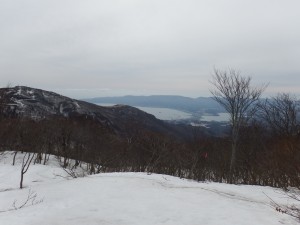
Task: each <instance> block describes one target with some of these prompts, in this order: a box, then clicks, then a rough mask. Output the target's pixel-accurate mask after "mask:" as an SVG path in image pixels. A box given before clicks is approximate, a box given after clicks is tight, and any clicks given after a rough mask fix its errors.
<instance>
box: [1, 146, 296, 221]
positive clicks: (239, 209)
mask: <svg viewBox="0 0 300 225" xmlns="http://www.w3.org/2000/svg"><path fill="white" fill-rule="evenodd" d="M20 160H21V154H18V162H19V163H18V164H17V165H16V166H12V165H11V163H12V155H11V153H10V152H7V153H6V154H5V155H0V211H1V212H0V224H1V225H41V224H42V225H53V224H55V225H68V224H70V225H96V224H97V225H106V224H107V225H108V224H112V225H156V224H157V225H159V224H167V225H200V224H205V225H213V224H214V225H220V224H222V225H227V224H230V225H233V224H234V225H235V224H236V225H243V224H244V225H248V224H249V225H250V224H251V225H253V224H255V225H258V224H263V225H273V224H274V225H275V224H278V225H279V224H297V222H296V221H295V220H294V219H293V218H291V217H289V216H287V215H285V214H281V213H278V212H276V211H275V210H274V209H273V208H272V207H270V200H269V199H268V197H266V195H268V196H270V197H271V198H272V199H274V200H275V201H276V202H278V203H281V204H286V203H287V202H288V201H289V200H288V199H287V198H286V197H285V196H284V195H282V194H281V193H280V191H279V190H277V189H273V188H269V187H259V186H237V185H228V184H219V183H198V182H194V181H189V180H182V179H179V178H176V177H171V176H166V175H156V174H152V175H147V174H144V173H107V174H99V175H93V176H87V177H84V178H77V179H71V178H67V175H66V174H65V172H64V171H63V170H62V169H61V168H60V167H59V166H58V163H57V162H56V161H55V160H54V159H52V160H51V162H50V163H49V164H48V165H46V166H44V165H32V166H31V167H30V168H29V171H28V173H27V174H25V180H24V185H25V188H24V189H22V190H20V189H18V185H19V176H20V175H19V174H20ZM29 189H31V191H34V192H35V193H36V194H37V198H36V201H38V200H42V202H41V203H39V204H36V205H31V203H29V204H28V205H26V207H24V208H21V209H19V210H11V211H8V210H10V209H12V208H13V207H12V204H13V202H14V200H17V202H16V205H17V206H18V205H19V204H21V203H22V202H23V201H24V200H25V199H26V197H27V193H28V191H29ZM265 194H266V195H265Z"/></svg>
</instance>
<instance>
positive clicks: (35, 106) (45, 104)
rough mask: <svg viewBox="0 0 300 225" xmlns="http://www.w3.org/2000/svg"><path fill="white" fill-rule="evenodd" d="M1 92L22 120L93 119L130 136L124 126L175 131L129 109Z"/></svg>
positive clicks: (27, 91) (31, 92)
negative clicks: (60, 117)
mask: <svg viewBox="0 0 300 225" xmlns="http://www.w3.org/2000/svg"><path fill="white" fill-rule="evenodd" d="M0 91H1V92H2V93H3V91H4V95H3V96H4V98H5V99H6V105H7V106H8V110H7V111H8V113H11V114H16V115H18V116H22V117H27V118H32V119H36V120H39V119H44V118H48V117H51V116H62V117H73V118H75V117H82V118H90V119H93V120H95V121H97V122H100V123H101V124H103V125H104V126H105V127H108V128H109V129H110V130H112V131H114V132H115V133H118V134H119V133H125V132H127V130H126V128H125V126H127V125H125V123H128V122H130V123H131V122H133V123H135V124H139V125H140V126H141V127H144V128H145V129H147V128H148V127H150V128H149V129H151V130H156V131H160V132H165V133H169V132H170V131H171V130H172V129H171V128H170V127H168V126H167V125H166V124H165V123H163V122H162V121H160V120H158V119H156V118H155V117H154V116H153V115H150V114H148V113H146V112H143V111H142V110H139V109H137V108H134V107H130V106H126V105H116V106H112V107H103V106H98V105H95V104H92V103H87V102H84V101H80V100H75V99H71V98H68V97H65V96H62V95H59V94H56V93H53V92H49V91H45V90H41V89H35V88H30V87H25V86H17V87H13V88H3V89H0Z"/></svg>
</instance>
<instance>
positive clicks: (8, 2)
mask: <svg viewBox="0 0 300 225" xmlns="http://www.w3.org/2000/svg"><path fill="white" fill-rule="evenodd" d="M299 10H300V1H299V0H285V1H284V0H206V1H204V0H106V1H104V0H42V1H41V0H26V1H24V0H0V30H1V35H0V74H1V75H0V78H1V79H0V85H1V86H6V85H7V84H8V83H11V84H12V85H26V86H31V87H36V88H42V89H47V90H52V91H56V92H59V93H61V94H65V95H68V96H70V97H74V98H84V97H96V96H120V95H127V94H134V95H150V94H177V95H184V96H191V97H198V96H209V89H211V88H212V86H211V84H210V83H209V80H210V79H211V74H212V73H213V68H214V67H216V68H219V69H226V68H228V67H231V68H235V69H238V70H240V71H241V72H242V74H243V75H250V76H252V78H253V83H254V84H260V83H268V82H270V85H269V87H268V89H267V94H274V93H276V92H291V93H295V94H300V11H299Z"/></svg>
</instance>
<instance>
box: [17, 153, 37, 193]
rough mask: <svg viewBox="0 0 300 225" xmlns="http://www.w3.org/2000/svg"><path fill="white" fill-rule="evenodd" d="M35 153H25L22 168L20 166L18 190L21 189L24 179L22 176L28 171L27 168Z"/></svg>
mask: <svg viewBox="0 0 300 225" xmlns="http://www.w3.org/2000/svg"><path fill="white" fill-rule="evenodd" d="M34 155H35V153H29V152H26V153H25V155H24V157H23V160H22V166H21V179H20V188H21V189H22V188H23V179H24V174H25V173H26V172H27V171H28V169H29V166H30V164H31V162H32V160H33V158H34Z"/></svg>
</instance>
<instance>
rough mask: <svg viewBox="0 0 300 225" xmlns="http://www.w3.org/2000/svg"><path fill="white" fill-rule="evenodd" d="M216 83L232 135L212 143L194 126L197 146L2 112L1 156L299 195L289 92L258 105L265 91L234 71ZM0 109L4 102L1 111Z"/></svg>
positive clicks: (81, 121)
mask: <svg viewBox="0 0 300 225" xmlns="http://www.w3.org/2000/svg"><path fill="white" fill-rule="evenodd" d="M226 82H227V85H229V86H227V87H225V86H224V87H225V89H224V90H226V88H227V89H228V88H229V89H228V90H227V91H228V93H227V95H224V93H223V91H222V89H220V87H218V84H222V85H226ZM213 84H214V85H215V86H214V87H215V91H214V92H212V93H213V94H214V97H215V99H216V100H217V101H218V102H219V103H220V104H221V105H223V106H225V109H226V107H227V106H228V109H229V110H227V109H226V110H227V111H228V112H229V114H231V113H232V115H231V116H232V117H231V120H230V125H231V133H228V135H227V136H223V137H213V136H207V135H204V134H203V132H202V130H201V129H198V128H197V127H195V128H194V137H193V139H192V140H190V141H182V140H176V139H175V138H173V137H171V136H168V135H166V134H164V133H158V132H154V131H149V130H145V129H143V128H142V127H140V126H138V125H137V124H131V123H130V121H128V124H127V126H130V130H131V131H132V132H131V133H128V134H127V135H126V136H120V135H116V134H115V133H114V132H113V131H111V130H109V129H108V128H107V127H104V126H103V125H101V124H100V123H97V122H95V121H94V120H93V119H92V118H86V117H84V116H78V117H72V118H65V117H49V118H45V119H41V120H32V119H29V118H23V117H20V116H17V115H15V116H11V115H10V116H5V114H3V113H2V114H1V118H0V150H1V151H5V150H13V151H16V152H17V151H22V152H34V153H35V158H34V159H33V160H34V162H35V163H42V164H46V163H47V160H48V158H49V155H56V156H57V158H58V159H59V160H60V161H61V164H62V166H63V167H64V168H68V167H70V165H71V164H70V161H71V160H72V161H73V162H74V161H75V164H72V167H73V168H74V167H80V166H82V162H86V163H87V167H86V170H87V171H88V173H89V174H95V173H101V172H147V173H161V174H169V175H173V176H178V177H181V178H188V179H194V180H199V181H203V180H210V181H216V182H226V183H234V184H253V185H268V186H273V187H280V188H287V187H289V186H293V187H298V188H300V176H299V174H300V137H299V105H298V103H299V102H298V100H297V99H296V98H295V97H293V96H292V95H289V94H286V93H283V94H278V95H277V96H276V97H274V98H270V99H265V100H260V95H261V93H262V92H263V90H264V89H265V87H266V86H265V85H263V86H261V87H259V88H255V87H254V88H253V87H252V86H251V79H250V78H249V77H242V76H241V75H240V74H239V73H238V72H237V71H233V70H232V71H229V72H228V71H215V80H214V82H213ZM230 85H231V86H230ZM238 85H241V86H240V87H238ZM0 99H2V100H3V98H0ZM226 104H228V105H226ZM235 104H236V105H235ZM2 106H5V103H3V102H2V103H1V102H0V108H2V109H1V110H2V111H3V107H2ZM239 107H240V108H239ZM230 110H231V111H230ZM233 114H234V115H233ZM85 165H86V164H85Z"/></svg>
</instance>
